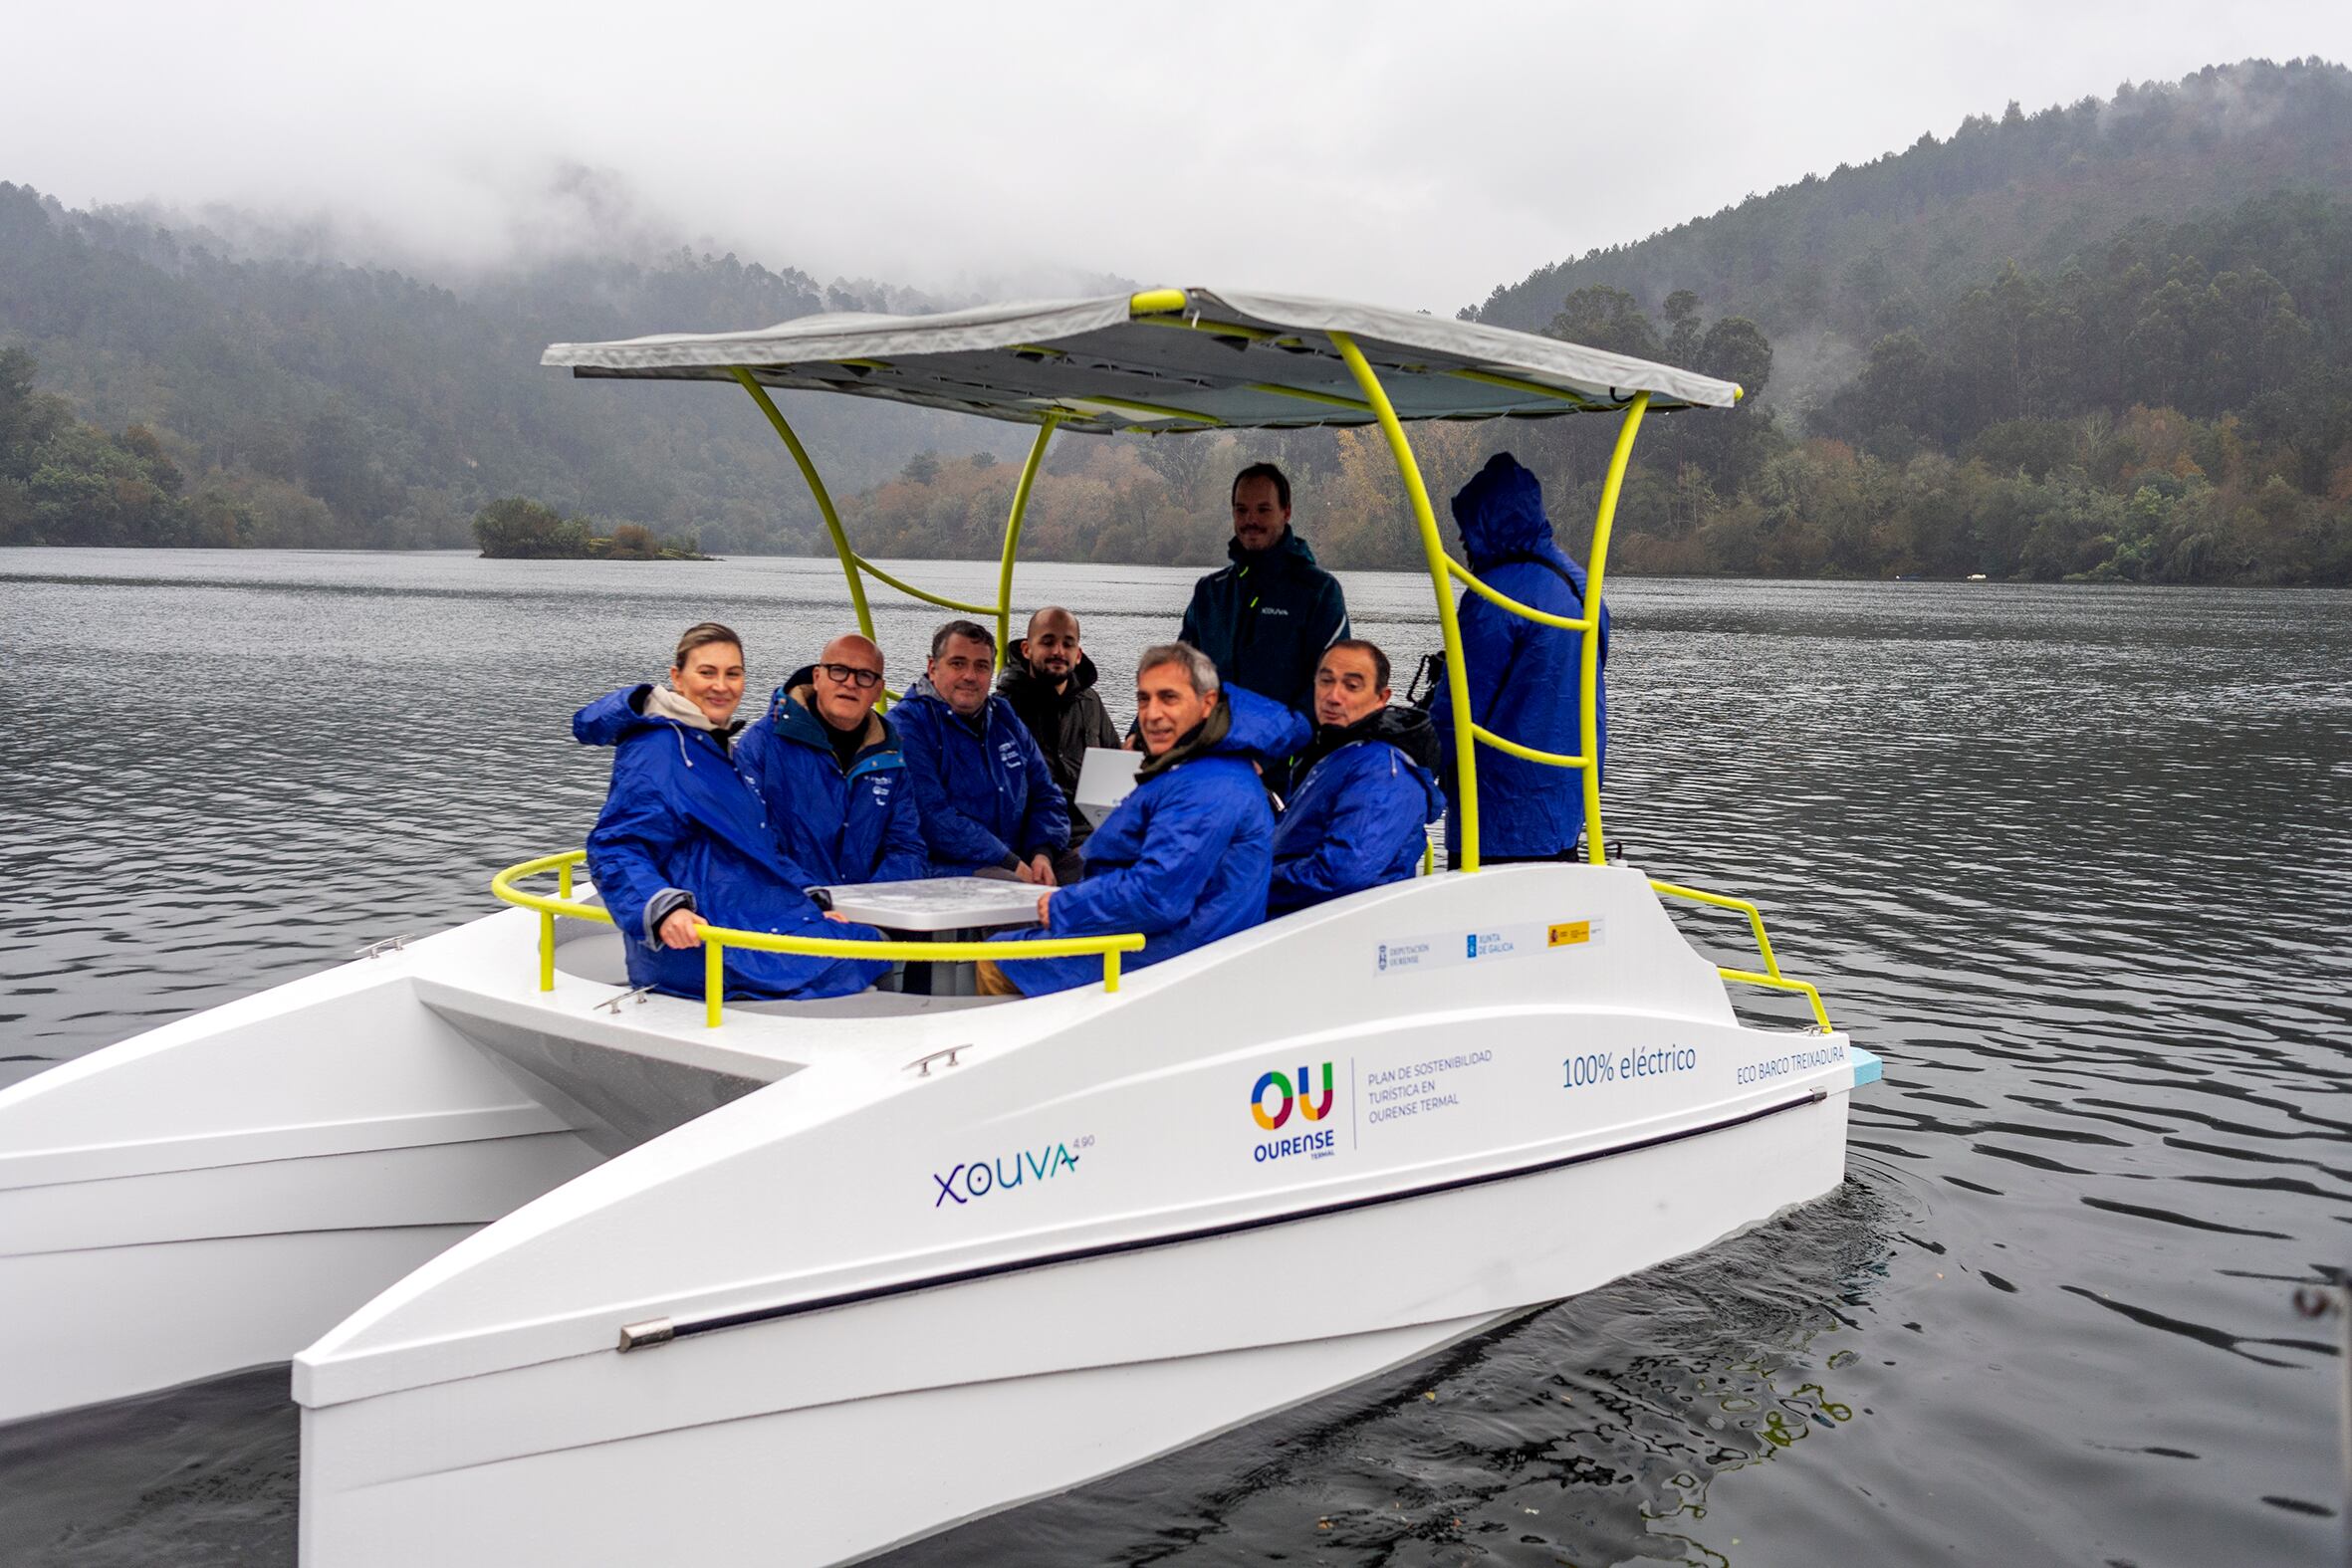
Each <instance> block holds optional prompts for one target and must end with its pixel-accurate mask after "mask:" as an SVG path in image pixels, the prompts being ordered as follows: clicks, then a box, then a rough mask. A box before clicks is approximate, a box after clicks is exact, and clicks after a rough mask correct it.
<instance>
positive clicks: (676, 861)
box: [572, 621, 890, 999]
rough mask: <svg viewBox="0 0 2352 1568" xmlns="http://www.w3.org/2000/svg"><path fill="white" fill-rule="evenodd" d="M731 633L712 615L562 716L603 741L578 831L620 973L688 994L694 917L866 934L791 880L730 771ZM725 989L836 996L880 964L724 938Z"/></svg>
mask: <svg viewBox="0 0 2352 1568" xmlns="http://www.w3.org/2000/svg"><path fill="white" fill-rule="evenodd" d="M742 700H743V643H742V639H740V638H738V637H737V636H736V635H735V633H734V632H732V631H729V630H728V629H727V628H726V627H724V626H722V625H719V624H718V623H717V622H715V621H706V622H705V623H703V624H702V625H699V626H696V627H693V628H692V629H690V630H689V631H688V632H687V633H686V635H685V636H683V637H681V638H680V639H678V649H677V655H676V659H675V662H674V664H673V666H672V668H671V670H670V675H669V684H668V685H666V686H656V685H644V686H634V687H630V688H628V689H627V690H625V691H617V692H614V693H612V694H611V695H610V696H608V697H600V698H598V699H597V700H596V701H594V702H592V703H589V704H588V706H587V707H586V708H583V709H581V710H580V712H579V713H577V714H575V715H574V716H573V719H572V733H573V735H574V736H575V737H577V738H578V739H579V741H580V743H581V744H582V745H584V746H609V747H611V748H613V756H612V788H611V792H610V793H608V794H607V795H606V796H605V797H604V809H603V810H602V811H601V812H600V813H598V815H597V817H596V826H595V831H593V832H591V833H589V834H588V870H589V872H590V874H591V875H593V876H594V878H595V881H596V891H597V892H598V893H599V894H601V895H602V897H603V900H604V907H605V909H606V910H608V911H610V913H611V915H612V923H613V924H614V925H615V926H617V927H619V928H620V932H621V937H622V943H623V946H624V947H625V949H626V951H627V953H628V974H629V984H631V985H633V986H650V987H652V988H653V989H654V990H656V991H661V992H667V993H669V994H671V995H673V996H681V997H699V996H701V995H702V983H703V958H702V954H701V952H700V951H699V949H700V948H701V947H702V938H701V937H700V935H699V934H698V931H699V928H700V927H702V926H705V925H711V926H722V927H728V928H731V929H733V930H737V931H767V932H774V933H777V934H779V935H799V936H823V937H856V938H864V939H867V940H879V939H880V937H881V933H880V932H878V931H875V930H873V929H872V928H871V927H868V926H853V925H848V924H846V923H843V922H837V921H830V920H828V919H827V918H826V917H825V915H824V913H823V911H822V910H820V909H819V908H818V907H817V904H816V902H815V900H813V899H811V898H810V897H809V895H808V894H807V893H806V892H805V891H803V889H804V888H806V887H808V886H809V885H810V884H811V881H812V879H811V878H810V877H809V876H807V875H805V874H804V873H803V872H802V871H801V869H800V868H799V867H797V866H795V865H793V864H792V863H791V862H790V861H788V860H786V859H785V858H784V856H783V853H782V851H780V850H779V849H778V847H777V841H776V834H775V832H774V830H773V829H771V828H770V827H769V825H768V813H767V808H766V807H765V805H764V804H763V803H762V801H761V799H760V793H759V790H758V789H756V788H755V787H753V785H752V784H751V782H750V781H749V780H748V779H746V778H744V777H743V776H742V775H741V774H739V773H738V772H737V771H736V767H735V759H734V756H733V747H734V741H735V737H736V735H737V733H738V732H740V731H741V730H742V728H743V723H742V721H741V720H738V719H737V718H735V709H736V705H737V704H738V703H740V702H742ZM726 964H727V970H726V974H727V995H728V996H729V997H730V998H741V999H757V998H813V997H838V996H845V995H847V994H848V993H850V992H853V991H863V990H864V989H865V988H866V987H868V986H870V985H872V984H873V983H874V981H875V980H876V979H877V978H878V977H879V976H880V975H882V974H883V972H884V971H886V970H887V969H888V968H889V967H890V966H889V965H887V964H884V963H880V962H877V961H873V960H866V959H825V958H812V957H805V956H802V955H799V954H791V953H762V952H758V951H755V950H752V949H748V948H732V947H731V948H729V949H727V957H726Z"/></svg>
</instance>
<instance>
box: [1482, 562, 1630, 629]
mask: <svg viewBox="0 0 2352 1568" xmlns="http://www.w3.org/2000/svg"><path fill="white" fill-rule="evenodd" d="M1446 569H1447V570H1448V571H1450V572H1452V573H1453V574H1454V575H1455V576H1456V577H1458V578H1460V579H1461V581H1462V585H1463V586H1464V587H1466V588H1468V589H1469V590H1470V591H1471V592H1473V593H1475V594H1477V595H1478V596H1479V597H1480V598H1482V599H1485V600H1486V601H1487V602H1488V603H1489V604H1499V605H1501V606H1502V607H1503V608H1505V609H1507V610H1509V611H1511V613H1512V614H1514V615H1517V616H1518V617H1519V618H1520V619H1522V620H1531V621H1534V622H1535V623H1536V624H1537V625H1542V626H1558V627H1560V628H1562V629H1563V630H1566V631H1590V630H1592V629H1593V627H1595V626H1597V625H1599V624H1600V622H1599V621H1598V620H1596V619H1595V618H1594V617H1593V616H1592V614H1591V613H1590V612H1589V611H1587V612H1586V613H1585V614H1583V615H1580V616H1579V615H1554V614H1552V613H1551V611H1549V610H1539V609H1537V608H1535V606H1534V605H1532V604H1522V603H1521V602H1520V601H1519V600H1517V599H1515V598H1513V597H1512V596H1511V595H1510V594H1508V593H1505V592H1504V591H1502V590H1501V589H1500V588H1491V587H1489V586H1487V585H1486V584H1485V583H1484V582H1481V581H1480V580H1479V579H1478V575H1477V574H1476V573H1475V572H1473V571H1472V570H1471V569H1470V568H1469V567H1468V566H1465V565H1464V564H1462V562H1460V561H1459V560H1455V559H1454V558H1453V557H1451V556H1448V557H1447V558H1446Z"/></svg>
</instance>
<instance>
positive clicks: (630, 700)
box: [572, 681, 743, 746]
mask: <svg viewBox="0 0 2352 1568" xmlns="http://www.w3.org/2000/svg"><path fill="white" fill-rule="evenodd" d="M653 691H654V687H653V683H652V682H651V681H647V682H646V683H644V684H643V685H641V686H630V687H627V688H625V689H624V690H621V691H616V692H613V693H610V694H609V695H607V696H603V697H599V698H597V699H596V700H595V701H594V702H592V703H589V704H588V706H587V707H586V708H583V709H581V710H580V712H578V713H576V714H574V715H573V716H572V738H573V739H574V740H576V741H578V742H580V744H581V745H583V746H618V745H619V744H620V743H621V742H622V741H623V740H625V739H626V738H627V737H629V736H630V735H633V734H635V733H636V732H637V731H639V730H660V729H669V730H681V731H684V732H685V733H687V734H689V735H696V734H699V735H709V736H713V737H716V738H717V739H718V740H719V741H720V743H721V744H722V745H724V744H725V743H726V742H727V741H729V740H732V739H733V738H734V737H735V736H736V735H738V734H740V733H741V732H742V730H743V721H742V720H740V719H734V720H730V721H728V723H727V725H726V726H725V728H723V729H715V730H714V729H712V728H710V727H709V726H707V725H705V726H701V727H699V728H698V727H696V726H694V725H690V724H686V723H684V722H682V721H680V720H677V719H672V718H670V717H669V716H668V715H666V714H660V713H647V712H646V711H645V709H646V706H647V704H648V703H650V702H651V701H652V699H653Z"/></svg>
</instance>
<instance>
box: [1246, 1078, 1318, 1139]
mask: <svg viewBox="0 0 2352 1568" xmlns="http://www.w3.org/2000/svg"><path fill="white" fill-rule="evenodd" d="M1310 1086H1311V1080H1310V1079H1309V1078H1308V1076H1307V1070H1306V1069H1305V1068H1304V1067H1301V1068H1299V1069H1298V1087H1297V1091H1296V1092H1295V1093H1293V1092H1292V1087H1291V1080H1290V1078H1289V1077H1287V1076H1286V1075H1284V1074H1283V1073H1280V1072H1269V1073H1264V1074H1261V1075H1260V1077H1259V1079H1258V1087H1256V1088H1255V1089H1252V1090H1251V1091H1250V1114H1251V1115H1252V1116H1253V1117H1255V1118H1257V1122H1258V1125H1259V1126H1260V1127H1263V1128H1265V1129H1266V1130H1267V1131H1268V1132H1273V1131H1274V1130H1275V1129H1277V1128H1278V1127H1280V1126H1282V1125H1283V1123H1285V1122H1287V1121H1289V1120H1290V1119H1291V1111H1292V1108H1293V1107H1294V1106H1295V1107H1296V1108H1297V1111H1298V1114H1299V1115H1301V1116H1303V1117H1305V1118H1306V1119H1307V1120H1308V1121H1310V1122H1319V1121H1321V1120H1322V1119H1323V1118H1324V1117H1326V1116H1328V1115H1330V1114H1331V1064H1330V1063H1329V1062H1327V1061H1326V1062H1324V1063H1323V1092H1322V1096H1321V1098H1320V1099H1317V1098H1315V1097H1314V1096H1313V1095H1312V1094H1311V1093H1310V1092H1309V1089H1310ZM1269 1089H1272V1090H1273V1091H1274V1092H1275V1093H1276V1094H1277V1095H1279V1096H1281V1098H1282V1104H1281V1106H1280V1107H1278V1108H1277V1109H1276V1110H1274V1111H1272V1112H1269V1111H1268V1110H1267V1108H1266V1091H1267V1090H1269Z"/></svg>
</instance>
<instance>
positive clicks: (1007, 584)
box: [997, 414, 1118, 991]
mask: <svg viewBox="0 0 2352 1568" xmlns="http://www.w3.org/2000/svg"><path fill="white" fill-rule="evenodd" d="M1060 424H1061V416H1060V415H1059V414H1048V415H1047V416H1046V417H1045V419H1044V421H1043V422H1041V423H1040V424H1039V425H1038V438H1037V440H1035V441H1033V442H1032V443H1030V448H1029V461H1028V462H1026V463H1024V464H1022V465H1021V483H1019V484H1017V485H1015V486H1014V487H1013V511H1012V514H1011V515H1010V516H1009V517H1007V518H1006V519H1005V550H1004V554H1003V555H1002V556H1001V557H1000V558H999V559H998V560H997V668H998V669H1000V670H1001V669H1003V668H1004V667H1005V660H1006V659H1007V658H1008V657H1009V656H1010V655H1009V652H1008V650H1009V649H1010V648H1011V647H1012V645H1013V644H1012V641H1011V638H1012V636H1013V563H1014V561H1015V560H1019V559H1020V556H1021V520H1022V518H1023V517H1024V516H1025V515H1026V514H1027V513H1028V511H1029V492H1030V487H1031V486H1033V485H1035V484H1036V483H1037V480H1038V465H1039V464H1041V463H1043V462H1044V461H1045V460H1046V443H1047V442H1049V441H1051V440H1053V439H1054V432H1055V430H1056V429H1057V428H1058V427H1059V425H1060ZM1111 989H1112V990H1113V991H1115V990H1117V989H1118V988H1117V987H1116V986H1115V985H1114V986H1113V987H1112V988H1111Z"/></svg>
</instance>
